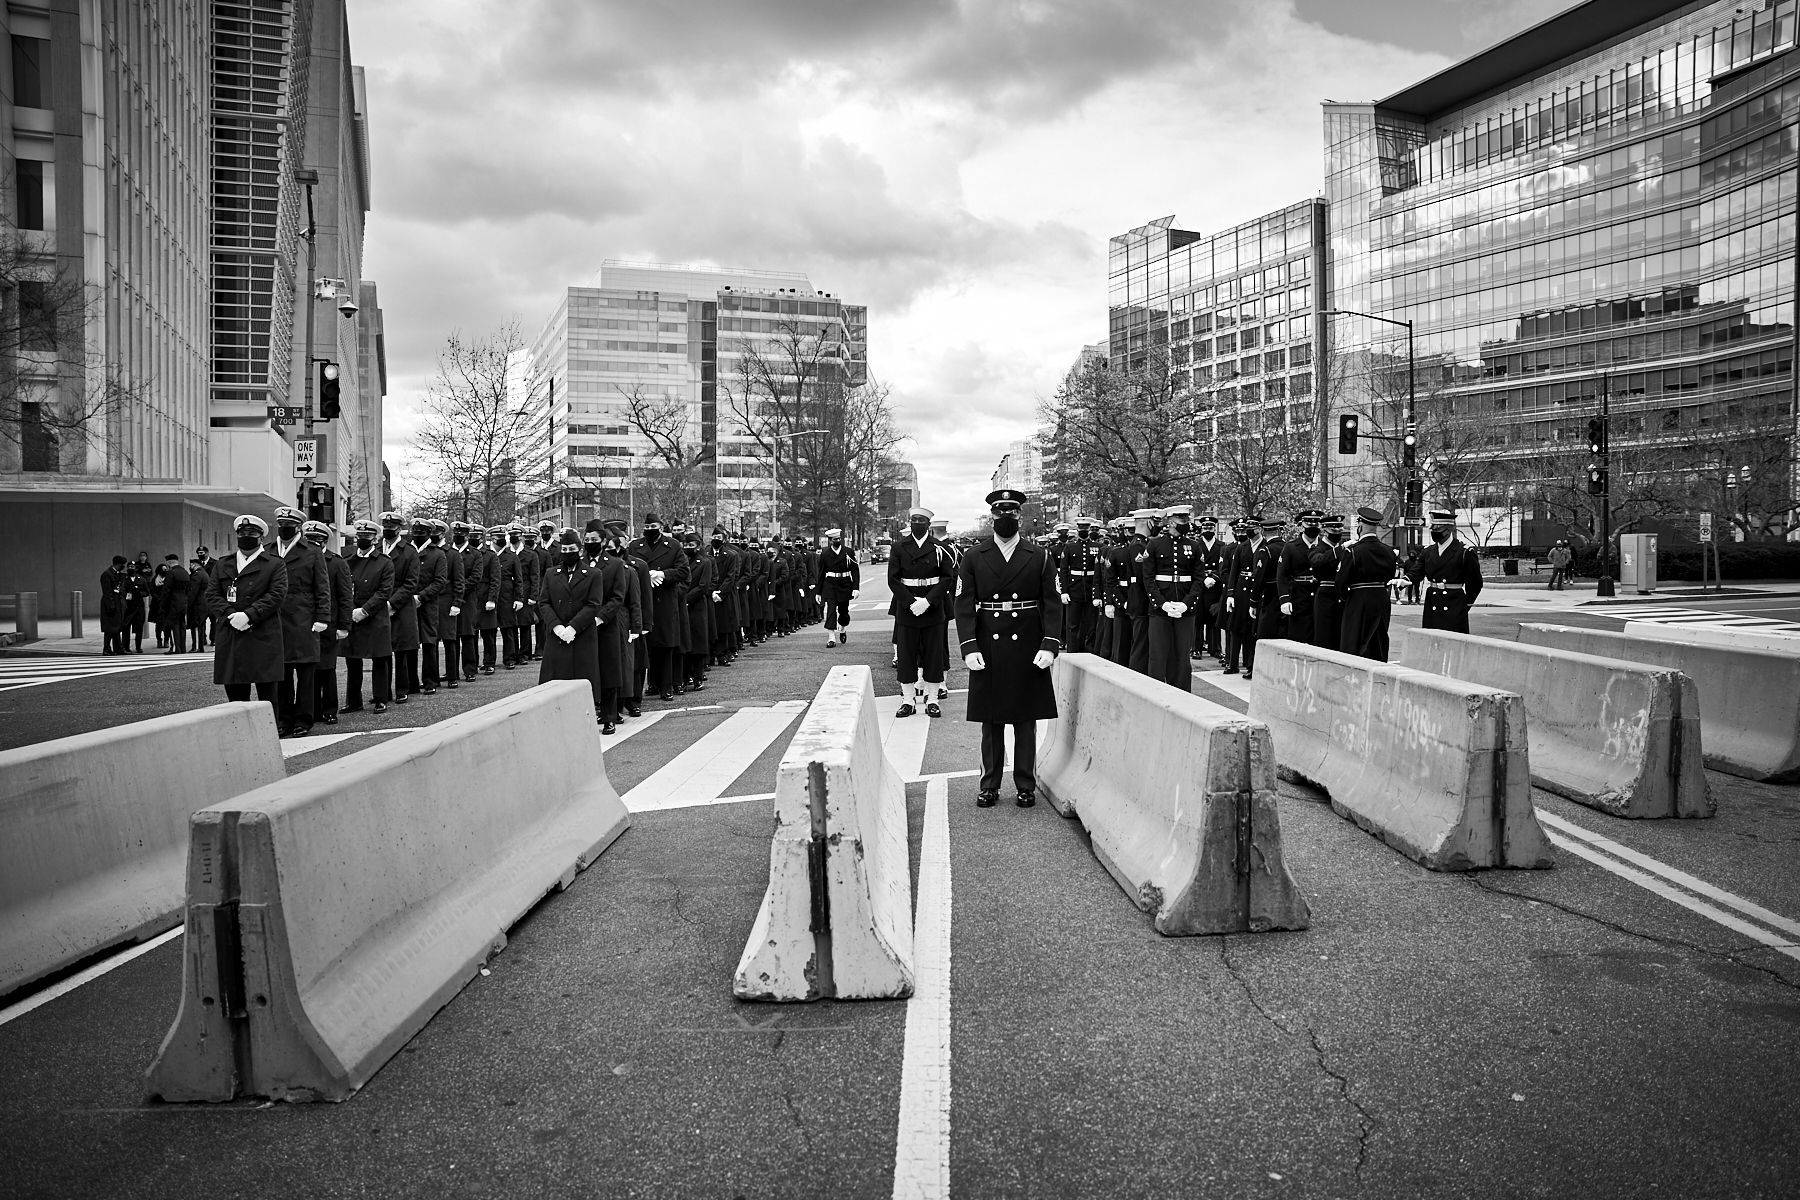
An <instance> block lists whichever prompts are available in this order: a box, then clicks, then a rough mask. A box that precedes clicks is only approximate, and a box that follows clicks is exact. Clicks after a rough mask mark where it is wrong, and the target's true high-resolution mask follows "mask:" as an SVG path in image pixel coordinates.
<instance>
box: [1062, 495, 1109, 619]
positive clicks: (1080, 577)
mask: <svg viewBox="0 0 1800 1200" xmlns="http://www.w3.org/2000/svg"><path fill="white" fill-rule="evenodd" d="M1103 550H1104V547H1103V546H1102V545H1101V544H1100V540H1099V538H1098V537H1097V536H1096V535H1095V532H1094V518H1092V517H1089V516H1079V515H1078V516H1077V517H1076V518H1075V538H1074V540H1073V541H1071V542H1070V543H1069V544H1068V546H1066V547H1065V548H1064V549H1063V553H1062V562H1061V566H1062V584H1063V594H1064V595H1066V596H1067V597H1068V598H1069V599H1068V601H1067V602H1066V607H1065V608H1064V609H1063V627H1064V629H1065V631H1066V632H1067V634H1068V636H1067V637H1065V638H1064V639H1063V649H1065V650H1072V651H1073V650H1079V651H1091V650H1093V649H1095V647H1096V646H1097V645H1098V643H1099V641H1100V608H1101V605H1102V604H1103V603H1104V600H1103V599H1102V598H1101V595H1100V566H1101V562H1100V559H1101V554H1102V552H1103Z"/></svg>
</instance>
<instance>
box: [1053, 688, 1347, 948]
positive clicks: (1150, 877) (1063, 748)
mask: <svg viewBox="0 0 1800 1200" xmlns="http://www.w3.org/2000/svg"><path fill="white" fill-rule="evenodd" d="M1053 670H1054V672H1055V680H1056V708H1057V712H1058V714H1059V715H1058V716H1057V717H1056V719H1055V720H1052V721H1050V722H1049V723H1048V729H1047V730H1046V731H1045V733H1044V735H1043V736H1041V737H1040V738H1039V739H1038V744H1039V747H1040V750H1039V759H1038V788H1039V790H1040V791H1042V792H1043V793H1044V795H1045V796H1046V797H1047V798H1048V799H1049V800H1050V802H1051V803H1052V804H1053V805H1055V806H1056V809H1057V811H1058V812H1060V813H1062V814H1063V815H1064V816H1072V817H1075V818H1077V819H1079V820H1080V821H1081V823H1082V825H1083V826H1084V827H1085V828H1086V829H1087V831H1088V834H1089V838H1090V841H1091V844H1092V846H1093V849H1094V855H1095V856H1096V857H1097V858H1098V859H1099V860H1100V861H1101V863H1103V864H1104V865H1105V867H1106V869H1107V871H1108V872H1110V873H1111V874H1112V877H1113V878H1114V879H1115V880H1117V881H1118V883H1119V886H1120V887H1121V888H1123V889H1124V890H1125V894H1126V895H1127V896H1130V897H1131V898H1132V901H1133V902H1134V903H1136V905H1137V906H1138V908H1140V909H1142V910H1143V911H1144V912H1147V913H1151V914H1153V916H1154V925H1155V927H1156V930H1157V932H1158V933H1163V934H1170V935H1175V934H1209V933H1242V932H1263V931H1265V930H1272V929H1305V928H1307V927H1308V926H1309V925H1310V924H1311V923H1312V918H1311V913H1310V912H1309V911H1308V909H1307V905H1306V900H1305V898H1304V897H1303V896H1301V894H1300V889H1299V888H1297V887H1296V886H1295V885H1294V880H1293V877H1292V876H1291V875H1289V874H1288V870H1287V866H1286V864H1285V862H1284V861H1283V858H1282V851H1281V817H1280V814H1279V812H1278V810H1277V808H1276V787H1275V756H1274V750H1273V747H1272V746H1271V745H1270V742H1269V729H1268V726H1266V725H1264V724H1262V723H1260V722H1257V721H1253V720H1250V719H1248V718H1246V717H1242V716H1239V715H1238V714H1237V713H1235V712H1233V711H1232V710H1230V709H1228V708H1225V707H1223V706H1221V705H1217V704H1213V703H1212V702H1210V701H1207V700H1203V699H1201V698H1200V697H1198V696H1193V695H1189V694H1188V693H1186V692H1183V691H1180V690H1179V689H1177V688H1172V687H1170V686H1169V685H1168V684H1166V683H1161V682H1158V681H1156V680H1153V679H1151V678H1150V677H1149V676H1147V675H1144V674H1141V673H1140V672H1137V671H1133V670H1130V669H1129V668H1126V667H1123V666H1120V665H1119V664H1117V663H1114V662H1109V661H1108V660H1106V659H1104V658H1101V657H1099V656H1098V655H1094V654H1064V655H1061V656H1059V657H1058V658H1057V660H1056V665H1055V667H1054V668H1053Z"/></svg>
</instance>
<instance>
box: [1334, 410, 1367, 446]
mask: <svg viewBox="0 0 1800 1200" xmlns="http://www.w3.org/2000/svg"><path fill="white" fill-rule="evenodd" d="M1361 424H1362V421H1361V418H1359V417H1358V416H1357V415H1356V414H1355V413H1344V414H1343V415H1342V416H1340V417H1338V453H1339V454H1355V453H1356V433H1357V429H1358V428H1359V427H1360V426H1361Z"/></svg>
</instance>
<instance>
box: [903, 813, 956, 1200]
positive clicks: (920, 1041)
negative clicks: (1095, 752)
mask: <svg viewBox="0 0 1800 1200" xmlns="http://www.w3.org/2000/svg"><path fill="white" fill-rule="evenodd" d="M950 928H951V907H950V787H949V785H948V784H947V783H945V782H944V781H943V780H942V779H934V780H932V781H931V782H930V783H929V784H927V785H926V788H925V834H924V837H923V839H922V841H921V844H920V847H919V906H918V914H917V916H916V917H915V919H914V922H913V962H914V971H915V976H914V978H915V983H914V985H913V995H912V999H910V1000H908V1001H907V1002H906V1042H905V1049H904V1051H903V1053H902V1056H901V1060H900V1127H899V1136H898V1138H897V1139H896V1141H895V1146H894V1200H945V1198H947V1197H948V1196H949V1195H950Z"/></svg>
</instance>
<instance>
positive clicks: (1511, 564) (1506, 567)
mask: <svg viewBox="0 0 1800 1200" xmlns="http://www.w3.org/2000/svg"><path fill="white" fill-rule="evenodd" d="M1500 573H1501V574H1502V575H1517V574H1518V573H1519V560H1518V559H1516V558H1503V559H1501V560H1500Z"/></svg>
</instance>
